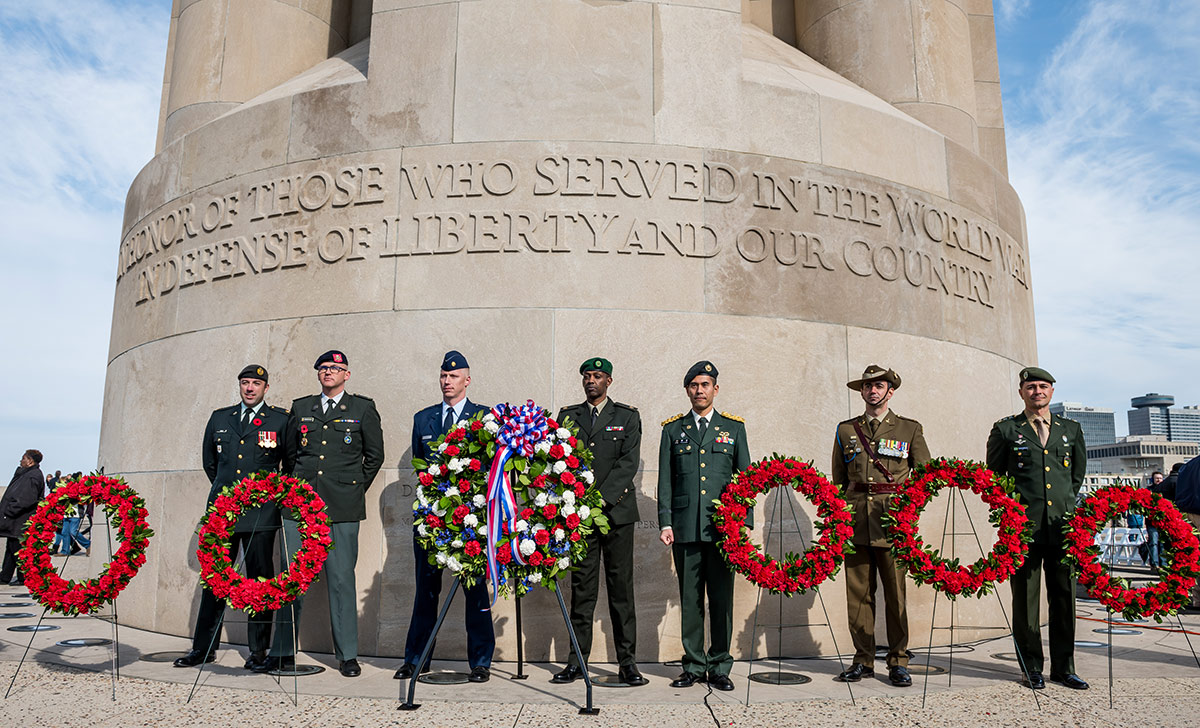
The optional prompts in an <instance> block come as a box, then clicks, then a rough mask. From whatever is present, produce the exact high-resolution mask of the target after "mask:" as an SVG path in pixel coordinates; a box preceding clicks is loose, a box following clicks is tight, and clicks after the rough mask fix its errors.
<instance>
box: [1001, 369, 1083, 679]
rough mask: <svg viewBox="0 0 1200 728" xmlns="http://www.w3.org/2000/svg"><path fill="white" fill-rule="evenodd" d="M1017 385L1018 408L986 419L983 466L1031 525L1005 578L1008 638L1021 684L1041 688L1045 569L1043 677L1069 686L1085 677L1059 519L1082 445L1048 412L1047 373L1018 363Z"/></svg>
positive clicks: (1069, 506) (1073, 425)
mask: <svg viewBox="0 0 1200 728" xmlns="http://www.w3.org/2000/svg"><path fill="white" fill-rule="evenodd" d="M1019 379H1020V383H1019V384H1018V387H1017V392H1018V393H1019V394H1020V395H1021V400H1022V401H1023V402H1024V403H1025V409H1024V410H1023V411H1021V412H1018V413H1017V414H1015V415H1012V416H1011V417H1005V418H1004V419H1002V420H1000V421H999V422H997V423H996V424H994V425H992V432H991V434H990V435H988V442H987V466H988V468H989V469H990V470H991V471H992V472H994V473H996V474H997V475H1007V476H1008V477H1010V478H1012V479H1013V481H1014V483H1015V484H1016V486H1017V492H1018V494H1019V497H1020V500H1021V502H1022V503H1023V504H1025V515H1026V516H1028V517H1029V521H1030V527H1031V528H1032V532H1033V543H1031V544H1029V555H1028V556H1026V557H1025V563H1024V564H1022V565H1021V568H1020V569H1018V570H1017V573H1016V574H1014V575H1013V578H1012V582H1011V583H1012V596H1013V641H1014V642H1015V643H1016V647H1017V657H1018V658H1020V661H1021V668H1022V669H1023V670H1024V671H1025V675H1026V679H1027V681H1028V683H1029V686H1030V687H1032V688H1036V689H1042V688H1045V687H1046V681H1045V678H1044V677H1043V676H1042V667H1043V664H1044V659H1045V658H1044V657H1043V655H1042V633H1041V614H1040V608H1041V604H1040V602H1041V582H1042V571H1043V570H1044V571H1045V572H1046V598H1047V601H1048V603H1049V605H1050V679H1051V680H1053V681H1054V682H1057V683H1061V684H1062V685H1064V686H1065V687H1068V688H1072V689H1074V690H1087V688H1088V684H1087V683H1086V682H1084V681H1083V680H1082V679H1081V678H1080V677H1079V676H1078V675H1076V674H1075V575H1074V573H1073V572H1072V570H1071V567H1070V566H1068V565H1067V564H1066V563H1064V558H1065V557H1066V541H1065V538H1064V537H1063V524H1064V523H1066V521H1067V520H1068V519H1069V518H1070V516H1071V512H1072V511H1073V510H1074V509H1075V498H1076V497H1077V496H1078V495H1079V488H1080V487H1081V486H1082V485H1083V476H1084V474H1085V473H1086V472H1087V448H1086V447H1085V446H1084V442H1083V429H1082V428H1081V427H1080V426H1079V423H1078V422H1075V421H1074V420H1069V419H1067V418H1065V417H1060V416H1058V415H1051V414H1050V399H1051V398H1052V397H1053V396H1054V377H1052V376H1050V373H1049V372H1047V371H1046V370H1045V369H1041V368H1039V367H1026V368H1024V369H1022V370H1021V373H1020V375H1019Z"/></svg>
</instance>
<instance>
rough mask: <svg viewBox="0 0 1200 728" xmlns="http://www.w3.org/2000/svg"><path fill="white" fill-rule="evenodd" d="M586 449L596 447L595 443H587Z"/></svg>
mask: <svg viewBox="0 0 1200 728" xmlns="http://www.w3.org/2000/svg"><path fill="white" fill-rule="evenodd" d="M588 447H596V443H594V442H589V443H588Z"/></svg>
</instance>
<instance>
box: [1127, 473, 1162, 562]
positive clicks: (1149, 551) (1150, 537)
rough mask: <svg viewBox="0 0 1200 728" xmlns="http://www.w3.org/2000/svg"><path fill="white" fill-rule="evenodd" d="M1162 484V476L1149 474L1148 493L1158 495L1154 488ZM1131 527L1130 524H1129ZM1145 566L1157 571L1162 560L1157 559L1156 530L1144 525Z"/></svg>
mask: <svg viewBox="0 0 1200 728" xmlns="http://www.w3.org/2000/svg"><path fill="white" fill-rule="evenodd" d="M1162 482H1163V474H1162V473H1161V472H1159V471H1157V470H1155V471H1154V472H1153V473H1151V474H1150V486H1149V487H1150V492H1151V493H1158V492H1159V491H1158V490H1156V488H1157V487H1158V486H1159V485H1160V484H1161V483H1162ZM1131 525H1132V524H1131ZM1146 564H1147V565H1148V566H1149V567H1150V568H1151V569H1157V568H1159V567H1160V566H1162V560H1161V559H1160V558H1159V552H1158V529H1157V528H1155V527H1154V526H1151V525H1150V524H1149V523H1147V524H1146Z"/></svg>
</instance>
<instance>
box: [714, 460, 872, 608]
mask: <svg viewBox="0 0 1200 728" xmlns="http://www.w3.org/2000/svg"><path fill="white" fill-rule="evenodd" d="M778 487H786V488H793V489H795V491H796V492H797V493H800V494H801V495H803V496H804V497H806V498H808V499H809V500H811V501H812V502H813V503H814V504H815V505H816V506H817V516H818V517H819V518H820V519H821V522H820V523H819V524H817V527H816V528H817V530H818V531H819V532H820V534H821V535H820V537H819V538H818V539H817V541H816V543H814V544H813V545H812V546H811V547H810V548H809V549H808V550H807V551H805V552H804V553H803V554H795V553H791V552H789V553H788V554H787V555H786V556H784V557H783V561H782V562H779V561H777V560H775V559H772V558H770V557H768V556H767V555H765V554H763V553H762V551H760V550H759V548H758V546H757V545H755V544H754V543H753V542H752V541H751V540H750V529H749V528H747V527H746V514H747V512H748V511H749V509H750V508H751V507H752V506H753V505H754V501H755V499H756V498H757V497H758V495H759V494H760V493H766V492H767V491H769V490H771V489H772V488H778ZM718 502H719V504H720V505H718V506H717V508H716V510H715V511H714V512H713V521H714V522H715V523H716V524H717V530H718V531H719V532H720V534H721V538H720V540H719V541H718V543H717V546H718V547H719V548H720V549H721V552H722V553H723V554H724V555H725V559H726V560H727V561H728V562H729V564H730V566H732V567H733V569H734V571H736V572H738V573H739V574H741V575H742V576H745V577H746V578H747V579H749V580H750V581H751V582H753V583H754V584H757V585H758V586H759V587H761V588H763V589H769V590H770V591H771V593H772V594H786V595H788V596H791V595H793V594H803V593H804V592H805V591H807V590H809V589H814V588H816V587H817V586H819V585H820V584H821V583H822V582H824V581H825V580H826V579H828V578H830V577H831V576H833V575H834V574H836V573H837V570H838V569H839V568H840V567H841V565H842V562H843V561H844V560H845V558H846V554H847V553H853V551H854V547H853V545H852V544H851V542H850V540H851V539H852V538H853V537H854V525H853V523H854V516H853V514H852V513H851V511H850V509H849V508H848V506H847V505H846V501H845V500H843V499H842V496H841V494H840V493H839V492H838V488H837V486H835V485H833V484H832V483H830V482H829V481H828V480H827V479H826V478H825V476H823V475H821V474H820V473H818V472H817V471H816V470H815V469H813V467H812V465H810V464H808V463H803V462H800V461H798V460H795V459H793V458H786V457H780V456H778V455H775V456H773V457H770V458H765V459H763V460H760V461H759V462H757V463H754V464H752V465H751V466H750V467H748V468H746V469H745V470H743V471H741V472H740V473H737V474H736V475H734V477H733V482H731V483H730V484H729V485H728V486H727V487H726V488H725V491H724V492H723V493H722V494H721V499H720V501H718Z"/></svg>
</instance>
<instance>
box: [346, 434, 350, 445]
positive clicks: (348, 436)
mask: <svg viewBox="0 0 1200 728" xmlns="http://www.w3.org/2000/svg"><path fill="white" fill-rule="evenodd" d="M346 444H347V445H349V444H350V433H349V432H347V433H346Z"/></svg>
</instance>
